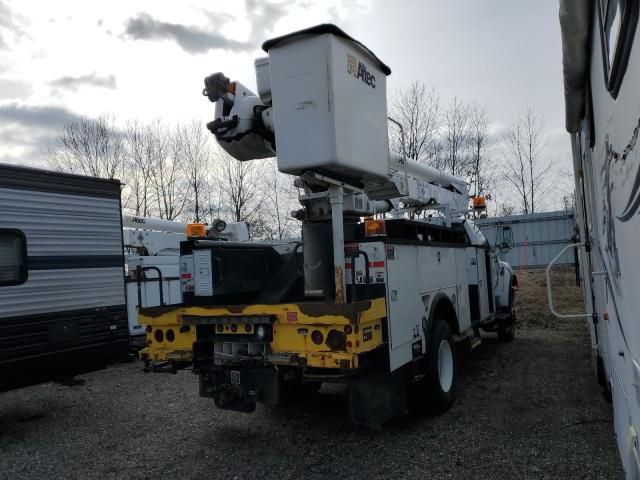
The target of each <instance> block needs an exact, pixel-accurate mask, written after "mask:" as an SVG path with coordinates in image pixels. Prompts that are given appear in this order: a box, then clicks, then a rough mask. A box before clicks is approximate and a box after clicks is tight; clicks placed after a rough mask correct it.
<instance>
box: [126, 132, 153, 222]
mask: <svg viewBox="0 0 640 480" xmlns="http://www.w3.org/2000/svg"><path fill="white" fill-rule="evenodd" d="M145 129H146V127H145V126H143V125H142V124H141V123H140V122H138V121H137V120H134V121H131V122H128V124H127V128H126V133H125V146H126V155H127V160H126V171H127V175H126V177H125V179H126V182H127V184H128V185H129V189H130V192H131V196H132V197H133V204H134V206H133V210H134V212H135V214H136V215H142V216H145V217H146V216H149V215H150V214H151V211H150V210H151V205H150V200H151V198H150V194H151V174H152V164H151V158H150V156H149V155H148V153H149V152H150V149H149V148H148V146H147V141H148V140H149V139H150V137H149V135H147V134H146V132H145Z"/></svg>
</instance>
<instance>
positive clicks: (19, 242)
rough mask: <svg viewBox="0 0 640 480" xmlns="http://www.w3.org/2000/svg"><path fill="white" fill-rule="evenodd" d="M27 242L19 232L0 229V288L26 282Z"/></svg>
mask: <svg viewBox="0 0 640 480" xmlns="http://www.w3.org/2000/svg"><path fill="white" fill-rule="evenodd" d="M27 272H28V270H27V241H26V238H25V236H24V233H22V232H21V231H20V230H14V229H6V228H3V229H0V286H3V287H4V286H8V285H20V284H21V283H24V282H26V281H27Z"/></svg>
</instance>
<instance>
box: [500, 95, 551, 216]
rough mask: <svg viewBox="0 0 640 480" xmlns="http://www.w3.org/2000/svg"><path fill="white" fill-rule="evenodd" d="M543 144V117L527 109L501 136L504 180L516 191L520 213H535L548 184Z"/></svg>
mask: <svg viewBox="0 0 640 480" xmlns="http://www.w3.org/2000/svg"><path fill="white" fill-rule="evenodd" d="M546 143H547V139H546V138H545V137H544V120H543V119H542V118H541V117H540V116H538V115H537V114H536V113H535V111H534V110H533V109H531V108H527V109H526V110H525V111H524V112H523V113H522V114H521V115H520V116H519V117H518V118H517V119H516V120H515V121H513V122H512V123H511V125H509V128H508V129H507V132H506V133H505V135H504V138H503V155H504V156H505V170H506V171H505V174H504V179H505V180H506V181H507V183H508V184H510V185H511V186H512V187H513V188H514V189H515V191H516V192H517V195H518V198H519V200H520V209H521V210H522V212H523V213H524V214H528V213H535V212H536V208H537V207H538V203H539V200H540V198H541V197H542V196H543V195H544V194H545V193H546V192H547V191H548V190H549V188H550V187H551V185H550V182H549V180H550V175H551V169H552V163H551V162H545V161H544V160H543V159H542V155H541V154H542V151H543V150H544V148H545V146H546Z"/></svg>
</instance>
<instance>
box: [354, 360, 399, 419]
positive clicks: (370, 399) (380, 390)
mask: <svg viewBox="0 0 640 480" xmlns="http://www.w3.org/2000/svg"><path fill="white" fill-rule="evenodd" d="M408 412H409V405H408V395H407V380H406V375H405V372H404V371H403V370H402V369H399V370H396V371H395V372H391V373H389V372H369V373H368V374H366V375H363V376H361V377H357V378H354V379H353V380H351V382H350V385H349V416H350V418H351V422H352V423H353V424H355V425H360V426H363V427H367V428H372V429H379V428H381V427H382V424H383V423H384V422H386V421H387V420H390V419H391V418H394V417H399V416H402V415H406V414H407V413H408Z"/></svg>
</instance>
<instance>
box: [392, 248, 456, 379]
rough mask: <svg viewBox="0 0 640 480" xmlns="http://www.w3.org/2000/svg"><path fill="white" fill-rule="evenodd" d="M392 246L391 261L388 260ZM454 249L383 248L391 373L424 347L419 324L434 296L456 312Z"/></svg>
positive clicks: (421, 329)
mask: <svg viewBox="0 0 640 480" xmlns="http://www.w3.org/2000/svg"><path fill="white" fill-rule="evenodd" d="M390 247H393V258H390V254H389V252H390ZM456 250H458V249H456V248H452V247H440V246H417V245H393V246H391V245H387V312H388V325H389V359H390V367H391V371H393V370H395V369H397V368H399V367H401V366H403V365H405V364H407V363H408V362H410V361H411V360H412V359H413V358H414V357H415V356H416V355H421V354H422V353H423V352H424V351H425V348H426V342H425V335H424V328H423V325H424V324H425V323H426V322H425V321H426V319H427V318H428V316H429V309H430V308H431V306H432V302H433V300H434V299H435V298H436V297H437V296H438V294H441V293H442V294H444V295H446V296H447V297H448V298H449V299H450V301H451V302H452V303H453V305H454V308H456V309H457V290H458V283H460V282H458V278H457V268H456Z"/></svg>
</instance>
